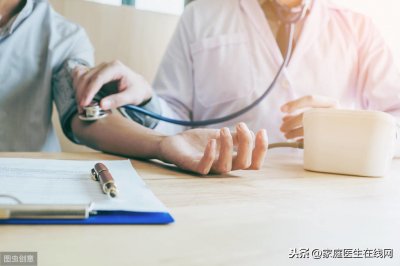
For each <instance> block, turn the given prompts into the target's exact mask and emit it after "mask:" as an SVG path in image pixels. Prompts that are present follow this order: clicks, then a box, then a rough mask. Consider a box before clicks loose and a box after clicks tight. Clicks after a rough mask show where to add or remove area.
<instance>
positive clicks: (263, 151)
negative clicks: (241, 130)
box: [248, 129, 268, 170]
mask: <svg viewBox="0 0 400 266" xmlns="http://www.w3.org/2000/svg"><path fill="white" fill-rule="evenodd" d="M255 142H256V144H255V147H254V149H253V154H252V162H251V166H250V167H249V168H248V169H249V170H259V169H261V167H262V165H263V164H264V160H265V156H266V155H267V151H268V136H267V131H266V130H265V129H262V130H260V131H258V132H257V135H256V137H255Z"/></svg>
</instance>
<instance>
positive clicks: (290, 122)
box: [281, 95, 339, 139]
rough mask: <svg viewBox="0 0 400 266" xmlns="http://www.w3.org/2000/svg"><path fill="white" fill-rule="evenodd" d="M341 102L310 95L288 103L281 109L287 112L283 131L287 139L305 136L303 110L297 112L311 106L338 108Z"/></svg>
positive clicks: (282, 127)
mask: <svg viewBox="0 0 400 266" xmlns="http://www.w3.org/2000/svg"><path fill="white" fill-rule="evenodd" d="M338 106H339V103H338V101H337V100H335V99H332V98H328V97H324V96H316V95H309V96H304V97H302V98H300V99H297V100H294V101H291V102H288V103H286V104H285V105H283V106H282V107H281V111H282V112H284V113H287V115H286V116H284V117H283V123H282V126H281V131H282V132H283V133H284V134H285V137H286V138H287V139H299V138H302V137H303V136H304V130H303V112H301V113H297V114H293V113H296V112H298V111H300V110H304V109H309V108H337V107H338Z"/></svg>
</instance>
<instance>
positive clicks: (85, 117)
mask: <svg viewBox="0 0 400 266" xmlns="http://www.w3.org/2000/svg"><path fill="white" fill-rule="evenodd" d="M109 113H110V111H105V110H103V109H101V107H100V105H99V103H98V102H92V103H91V104H89V105H88V106H85V107H84V108H83V113H82V114H80V115H79V119H80V120H82V121H96V120H99V119H102V118H105V117H106V116H108V114H109Z"/></svg>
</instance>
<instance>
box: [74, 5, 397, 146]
mask: <svg viewBox="0 0 400 266" xmlns="http://www.w3.org/2000/svg"><path fill="white" fill-rule="evenodd" d="M272 1H273V0H272ZM279 2H280V3H281V4H284V5H287V6H296V5H300V4H302V2H303V1H301V0H280V1H279ZM281 25H282V23H281V21H280V18H279V16H277V14H276V12H275V11H274V8H272V3H271V1H270V0H266V1H263V0H259V1H257V0H197V1H194V2H193V3H192V4H190V5H189V6H188V7H187V8H186V10H185V12H184V14H183V16H182V18H181V20H180V22H179V24H178V26H177V29H176V32H175V34H174V36H173V38H172V41H171V43H170V45H169V47H168V48H167V51H166V53H165V56H164V59H163V61H162V63H161V66H160V68H159V71H158V74H157V77H156V79H155V82H154V85H153V88H154V90H155V92H156V94H157V95H158V96H159V97H160V101H161V105H162V110H163V115H166V116H170V117H173V118H177V119H184V120H205V119H210V118H215V117H221V116H224V115H226V114H230V113H232V112H235V111H237V110H239V109H241V108H243V107H245V106H247V105H249V104H250V103H251V102H253V101H254V100H255V99H257V98H258V97H259V96H260V95H261V94H262V93H263V92H264V91H265V90H266V88H267V87H268V86H269V84H270V83H271V81H272V79H273V78H274V76H275V74H276V72H277V71H278V68H279V67H280V65H281V64H282V61H283V54H285V52H286V51H285V45H286V42H287V40H286V39H285V37H282V36H285V34H282V27H281ZM124 71H125V72H129V71H130V70H127V69H126V67H125V68H124V67H118V66H116V65H115V63H114V64H104V65H102V66H100V67H98V68H94V69H92V70H90V71H89V74H88V75H91V76H92V79H93V80H94V81H95V82H92V83H91V84H89V85H88V84H87V83H86V84H84V83H83V85H80V86H78V99H79V101H80V104H81V105H82V106H85V105H87V104H88V103H89V102H90V100H91V99H92V98H93V95H95V93H96V92H97V91H98V90H99V89H100V87H101V85H102V84H104V83H106V82H108V81H111V80H115V79H118V78H120V77H123V76H126V75H127V74H126V73H125V72H124ZM81 74H82V75H85V74H84V73H81ZM77 83H78V84H79V80H78V82H77ZM143 87H145V86H142V85H141V84H140V82H138V83H136V84H133V85H132V86H130V87H124V88H122V91H123V92H122V93H120V94H119V95H113V96H109V97H108V98H105V99H103V101H102V103H101V104H102V106H103V107H104V108H106V109H108V108H112V107H116V106H121V105H124V104H127V103H134V104H138V103H140V102H143V101H145V100H147V99H148V98H145V97H142V96H141V95H143V94H144V93H143V89H141V88H143ZM146 93H147V95H149V93H148V91H147V92H146ZM121 96H123V97H121ZM339 105H340V107H342V108H350V109H369V110H380V111H384V112H387V113H390V114H392V115H394V116H395V117H397V118H399V117H400V74H399V72H398V70H397V68H396V66H395V64H394V61H393V56H392V54H391V52H390V50H389V48H388V46H387V45H386V44H385V42H384V40H383V38H382V36H381V35H380V34H379V32H378V30H377V29H376V27H375V26H374V25H373V23H372V22H371V20H370V19H369V18H367V17H365V16H363V15H361V14H358V13H355V12H353V11H350V10H347V9H344V8H341V7H338V6H335V5H333V4H331V3H330V2H328V1H325V0H314V1H311V4H310V5H309V7H308V11H307V14H306V16H305V18H304V19H303V20H301V21H300V22H298V23H297V25H296V32H295V38H294V45H293V53H292V56H291V58H290V61H289V63H288V65H287V67H286V68H285V69H284V71H283V75H282V76H281V78H280V79H279V81H278V84H277V85H276V87H275V88H274V90H273V91H272V92H271V94H270V95H269V96H268V97H267V99H265V100H264V101H263V102H262V103H261V104H260V105H259V106H257V107H256V108H254V109H253V110H251V111H250V112H248V113H246V114H244V115H242V116H240V117H238V118H237V119H235V120H233V121H229V122H226V123H223V124H218V125H214V126H215V127H223V126H229V127H231V126H232V125H235V124H236V123H237V122H239V121H244V122H246V123H247V124H248V126H249V128H250V129H252V130H254V131H257V130H259V129H261V128H266V129H267V131H268V135H269V140H270V142H278V141H283V140H285V139H297V138H301V137H302V135H303V129H302V122H301V121H302V111H304V110H305V109H307V108H313V107H337V106H339ZM157 129H158V130H160V131H165V132H176V131H180V130H183V128H182V127H178V126H173V125H168V124H165V123H160V124H159V125H158V127H157Z"/></svg>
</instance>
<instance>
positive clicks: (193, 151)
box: [160, 123, 268, 175]
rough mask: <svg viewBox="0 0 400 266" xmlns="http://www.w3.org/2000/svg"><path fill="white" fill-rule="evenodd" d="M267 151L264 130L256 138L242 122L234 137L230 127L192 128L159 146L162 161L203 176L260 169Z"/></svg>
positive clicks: (170, 137) (165, 140)
mask: <svg viewBox="0 0 400 266" xmlns="http://www.w3.org/2000/svg"><path fill="white" fill-rule="evenodd" d="M235 147H236V148H237V152H234V148H235ZM267 149H268V140H267V133H266V131H265V130H260V131H259V132H258V133H257V134H256V135H254V133H252V132H251V131H250V130H249V129H248V128H247V126H246V124H244V123H240V124H239V125H237V127H236V132H235V133H233V134H231V132H230V131H229V129H228V128H223V129H221V130H214V129H192V130H188V131H185V132H183V133H181V134H178V135H175V136H169V137H166V138H165V139H164V140H163V141H162V142H161V144H160V154H161V156H160V159H161V160H162V161H164V162H168V163H172V164H175V165H176V166H178V167H180V168H182V169H185V170H188V171H192V172H195V173H198V174H201V175H207V174H209V173H211V174H225V173H228V172H230V171H233V170H242V169H249V170H250V169H251V170H257V169H260V168H261V166H262V165H263V162H264V159H265V155H266V153H267Z"/></svg>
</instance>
